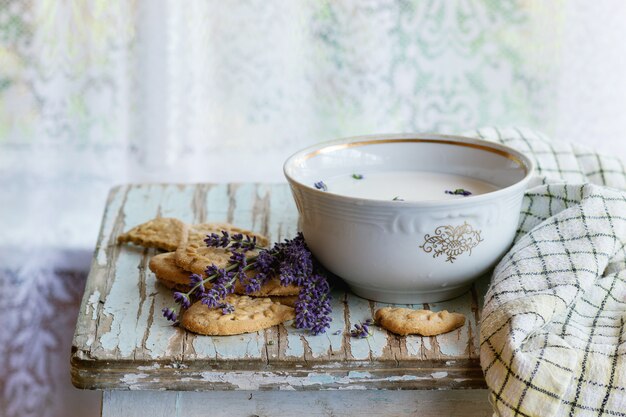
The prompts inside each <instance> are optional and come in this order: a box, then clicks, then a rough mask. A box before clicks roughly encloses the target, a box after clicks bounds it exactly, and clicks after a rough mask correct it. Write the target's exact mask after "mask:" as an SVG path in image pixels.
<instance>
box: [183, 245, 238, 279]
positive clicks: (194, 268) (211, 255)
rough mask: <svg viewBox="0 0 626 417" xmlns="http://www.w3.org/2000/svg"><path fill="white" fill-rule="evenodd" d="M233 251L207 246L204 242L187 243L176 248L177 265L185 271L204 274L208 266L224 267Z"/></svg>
mask: <svg viewBox="0 0 626 417" xmlns="http://www.w3.org/2000/svg"><path fill="white" fill-rule="evenodd" d="M230 255H231V253H230V252H229V251H228V250H226V249H224V248H207V247H206V246H204V244H198V243H185V244H183V245H181V246H180V247H179V248H178V249H176V254H175V260H176V265H178V266H179V267H180V268H182V269H184V270H185V271H190V272H193V273H195V274H198V275H204V271H206V269H207V267H209V266H210V265H211V264H215V265H216V266H217V267H219V268H223V267H225V266H226V264H228V260H229V259H230Z"/></svg>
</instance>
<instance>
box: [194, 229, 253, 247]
mask: <svg viewBox="0 0 626 417" xmlns="http://www.w3.org/2000/svg"><path fill="white" fill-rule="evenodd" d="M204 243H206V245H207V246H208V247H210V248H229V249H241V250H243V251H249V250H253V249H256V247H257V246H256V236H252V237H250V236H248V235H243V234H241V233H236V234H234V235H231V234H230V233H228V232H227V231H225V230H222V234H221V235H218V234H217V233H211V234H210V235H207V237H206V239H204Z"/></svg>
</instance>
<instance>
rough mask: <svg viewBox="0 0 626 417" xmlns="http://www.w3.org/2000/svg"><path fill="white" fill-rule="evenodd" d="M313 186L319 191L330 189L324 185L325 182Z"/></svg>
mask: <svg viewBox="0 0 626 417" xmlns="http://www.w3.org/2000/svg"><path fill="white" fill-rule="evenodd" d="M313 185H314V186H315V188H317V189H318V190H322V191H328V187H327V186H326V184H324V181H318V182H316V183H314V184H313Z"/></svg>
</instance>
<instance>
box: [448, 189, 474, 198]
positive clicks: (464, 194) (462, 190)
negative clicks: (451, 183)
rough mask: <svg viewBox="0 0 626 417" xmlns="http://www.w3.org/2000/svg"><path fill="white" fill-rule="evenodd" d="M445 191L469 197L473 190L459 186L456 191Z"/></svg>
mask: <svg viewBox="0 0 626 417" xmlns="http://www.w3.org/2000/svg"><path fill="white" fill-rule="evenodd" d="M445 193H446V194H451V195H462V196H463V197H467V196H468V195H472V192H471V191H467V190H464V189H463V188H457V189H456V190H454V191H450V190H446V191H445Z"/></svg>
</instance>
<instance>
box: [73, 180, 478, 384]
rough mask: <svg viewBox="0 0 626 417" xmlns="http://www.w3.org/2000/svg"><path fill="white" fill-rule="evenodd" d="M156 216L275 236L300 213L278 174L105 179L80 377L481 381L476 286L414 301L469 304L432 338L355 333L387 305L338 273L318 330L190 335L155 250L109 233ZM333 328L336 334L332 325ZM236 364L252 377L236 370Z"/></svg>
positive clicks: (78, 359)
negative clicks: (168, 181) (174, 322)
mask: <svg viewBox="0 0 626 417" xmlns="http://www.w3.org/2000/svg"><path fill="white" fill-rule="evenodd" d="M156 216H168V217H177V218H180V219H182V220H184V221H187V222H197V223H199V222H223V221H228V222H232V223H235V224H237V225H238V226H240V227H244V228H249V229H252V230H254V231H256V232H260V233H264V234H266V235H268V237H270V239H272V240H273V241H276V240H282V239H285V238H290V237H293V236H294V235H295V233H296V231H297V218H298V216H297V211H296V209H295V206H294V203H293V200H292V198H291V195H290V191H289V188H288V187H287V186H286V185H282V184H280V185H279V184H274V185H268V184H230V185H210V184H197V185H135V186H123V187H118V188H115V189H114V190H112V192H111V194H110V197H109V201H108V205H107V210H106V211H105V215H104V218H103V225H102V229H101V233H100V238H99V241H98V245H97V247H96V252H95V257H94V262H93V263H92V270H91V272H90V275H89V278H88V282H87V285H86V289H85V295H84V298H83V304H82V306H81V309H80V315H79V318H78V323H77V328H76V333H75V336H74V344H73V355H72V377H73V382H74V384H76V385H77V386H79V387H85V388H107V389H108V388H122V389H124V388H125V389H163V388H165V389H177V390H210V389H226V390H237V389H247V388H246V387H248V388H250V387H255V389H263V390H266V389H297V390H308V389H315V390H318V389H349V388H356V387H361V388H385V389H386V388H391V389H396V388H403V389H417V388H457V387H483V386H484V381H483V379H482V372H481V371H480V368H479V365H478V354H477V352H478V346H477V339H478V338H477V334H478V328H477V320H478V303H479V302H480V301H482V300H481V299H482V297H483V295H482V293H478V292H476V291H475V290H474V292H472V293H467V294H464V295H463V296H461V297H459V298H457V299H455V300H451V301H448V302H444V303H436V304H433V305H425V306H422V305H419V306H413V307H416V308H430V309H432V310H441V309H448V310H449V311H456V312H460V313H463V314H465V316H466V317H467V319H468V320H467V323H466V325H465V326H464V327H462V328H461V329H459V330H456V331H453V332H451V333H449V334H446V335H441V336H438V337H426V338H422V337H419V336H408V337H399V336H396V335H393V334H390V333H387V332H386V331H385V330H383V329H380V328H378V327H372V336H371V337H369V338H367V339H353V338H350V337H349V329H350V327H351V326H352V325H353V324H354V323H358V322H361V321H365V320H366V319H368V318H371V317H373V313H374V311H375V309H376V308H379V307H382V306H385V305H386V304H380V303H374V302H370V301H367V300H364V299H361V298H359V297H356V296H355V295H353V294H351V293H350V292H349V291H346V290H345V288H344V286H343V285H342V284H341V282H337V283H336V285H335V289H334V291H333V301H332V306H333V314H332V318H333V322H332V324H331V328H330V331H329V332H328V333H327V334H325V335H320V336H311V335H308V334H307V333H306V332H305V331H302V330H298V329H295V328H293V327H292V326H291V325H290V323H286V324H284V325H280V326H276V327H274V328H272V329H268V330H265V331H261V332H257V333H251V334H245V335H239V336H224V337H207V336H197V335H194V334H191V333H187V332H185V331H183V330H182V329H180V328H175V327H172V326H170V325H169V324H168V323H167V322H166V321H165V319H164V318H162V316H161V309H162V308H163V307H165V306H168V305H170V304H171V296H170V293H169V291H168V290H167V289H165V288H163V287H162V286H161V285H160V284H158V283H157V282H156V281H155V277H154V275H153V274H152V273H151V272H150V270H149V269H148V268H147V264H148V260H149V258H150V257H151V256H153V255H154V254H155V253H156V251H154V250H152V249H144V248H140V247H136V246H132V245H124V246H118V245H117V244H116V239H117V236H118V235H119V234H120V233H122V232H123V231H125V230H128V229H129V228H131V227H134V226H136V225H138V224H140V223H143V222H145V221H147V220H149V219H151V218H154V217H156ZM483 288H484V287H483ZM336 330H340V333H339V334H334V332H335V331H336ZM268 342H271V343H269V344H268ZM207 372H209V373H208V374H207ZM242 372H244V373H243V374H242ZM237 373H239V374H237ZM359 373H363V375H367V376H366V377H361V376H360V375H361V374H359ZM235 375H246V377H245V378H248V379H236V378H235V379H233V377H234V376H235ZM433 375H436V376H438V377H433ZM207 376H210V378H207ZM220 381H221V382H220ZM237 381H239V382H237ZM285 381H289V383H285Z"/></svg>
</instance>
